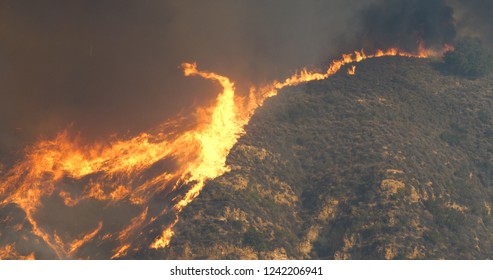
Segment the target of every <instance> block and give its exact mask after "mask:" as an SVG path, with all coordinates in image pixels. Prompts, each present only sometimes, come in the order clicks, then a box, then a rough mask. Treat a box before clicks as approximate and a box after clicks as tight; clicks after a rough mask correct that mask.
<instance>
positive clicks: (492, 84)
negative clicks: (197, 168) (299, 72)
mask: <svg viewBox="0 0 493 280" xmlns="http://www.w3.org/2000/svg"><path fill="white" fill-rule="evenodd" d="M436 63H437V62H436V61H432V60H428V59H412V58H401V57H387V58H378V59H372V60H368V61H364V62H362V63H359V64H357V69H356V75H355V76H350V75H347V74H346V73H345V71H341V72H340V73H338V74H336V75H335V76H333V77H331V78H329V79H326V80H322V81H315V82H309V83H306V84H302V85H300V86H297V87H292V88H286V89H283V90H282V91H281V92H280V93H279V95H278V96H276V97H273V98H271V99H269V100H267V101H266V102H265V104H264V106H263V107H261V108H259V109H258V110H257V112H256V113H255V115H254V117H253V118H252V119H251V121H250V123H249V124H248V126H247V127H246V134H245V135H244V136H243V137H242V138H241V139H240V140H239V142H238V143H237V144H236V145H235V147H234V148H233V149H232V151H231V152H230V154H229V156H228V160H227V163H228V164H229V165H230V166H231V171H230V172H228V173H226V174H225V175H223V176H221V177H219V178H217V179H215V180H212V181H210V182H209V183H208V184H207V185H206V187H205V188H204V190H203V191H202V193H201V194H200V196H199V197H198V198H196V199H195V200H194V201H193V202H192V203H191V204H190V205H189V206H187V207H186V208H185V209H184V211H183V212H182V213H181V214H180V221H179V222H178V224H177V225H176V227H175V235H174V237H173V239H172V242H171V244H170V248H167V249H165V250H164V251H163V254H164V255H162V256H160V257H164V258H171V259H180V258H185V259H258V258H260V259H284V258H286V259H401V258H403V259H439V258H445V259H484V258H492V257H493V219H492V218H493V216H492V215H493V214H492V213H491V209H492V207H493V206H492V205H493V188H492V187H491V185H492V182H493V162H492V158H493V139H492V137H493V126H492V101H493V80H491V77H485V78H482V79H477V80H470V79H466V78H462V77H457V76H451V75H445V74H444V73H442V72H440V71H439V70H438V67H436Z"/></svg>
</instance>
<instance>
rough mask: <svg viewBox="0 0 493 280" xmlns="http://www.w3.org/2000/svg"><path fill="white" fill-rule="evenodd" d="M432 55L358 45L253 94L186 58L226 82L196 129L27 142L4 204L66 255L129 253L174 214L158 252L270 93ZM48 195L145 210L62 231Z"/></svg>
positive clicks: (7, 177)
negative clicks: (96, 249)
mask: <svg viewBox="0 0 493 280" xmlns="http://www.w3.org/2000/svg"><path fill="white" fill-rule="evenodd" d="M429 55H434V53H430V52H426V51H425V50H424V49H421V50H420V51H419V53H417V54H411V53H407V52H402V51H399V50H398V49H388V50H386V51H381V50H379V51H377V52H375V53H374V54H369V55H367V54H365V53H364V51H356V52H354V53H352V54H347V55H343V56H342V58H341V59H338V60H334V61H333V62H332V63H331V64H330V66H329V68H328V69H327V70H326V71H325V72H311V71H308V70H307V69H303V70H301V72H299V73H296V74H294V75H292V76H291V77H288V78H287V79H285V80H283V81H274V82H272V83H271V84H268V85H265V86H262V87H259V88H255V89H252V90H251V92H250V95H249V96H248V98H240V97H237V96H235V85H234V83H233V82H232V81H230V80H229V79H228V78H227V77H224V76H221V75H218V74H216V73H212V72H206V71H201V70H198V68H197V65H196V64H195V63H184V64H183V65H182V68H183V71H184V74H185V76H198V77H202V78H205V79H208V80H211V81H213V82H217V83H219V84H220V85H221V87H222V92H221V93H220V94H219V95H218V97H217V99H216V102H215V104H214V106H213V107H212V108H210V109H209V110H200V111H198V112H197V114H196V118H197V125H196V126H195V127H193V128H192V129H189V130H186V131H184V132H181V133H177V132H176V131H175V132H173V133H168V131H173V128H175V127H179V125H180V123H179V121H174V122H168V123H165V124H163V125H162V126H161V127H160V128H159V129H157V130H156V131H155V132H152V133H151V132H149V133H142V134H140V135H138V136H136V137H134V138H131V139H127V140H116V141H111V142H110V143H107V144H96V145H92V146H85V145H82V144H81V143H80V141H79V140H78V139H77V138H71V137H70V136H69V133H67V132H62V133H60V134H59V135H58V136H57V137H56V138H55V139H53V140H45V141H39V142H38V143H36V144H35V145H33V146H32V147H29V148H27V149H26V153H25V157H24V159H23V160H22V161H21V162H19V163H17V164H16V165H15V166H14V167H13V168H11V169H10V170H9V171H8V172H7V173H5V174H4V175H3V176H2V177H1V178H0V205H5V204H8V203H13V204H16V205H17V206H18V207H20V208H21V209H22V210H23V211H24V212H25V215H26V219H27V221H28V222H29V223H30V224H31V226H32V233H33V234H34V235H36V236H38V237H39V238H41V239H42V240H43V241H44V242H45V243H46V244H47V245H48V246H49V247H51V249H52V250H53V251H54V252H55V253H56V255H57V256H58V257H59V258H62V259H65V258H74V257H77V252H78V251H79V249H80V248H81V247H83V246H84V245H85V244H87V243H88V242H95V241H97V242H100V243H101V242H113V243H111V244H115V243H116V244H118V245H116V246H114V247H113V248H114V249H113V250H112V252H113V253H112V255H109V256H107V258H110V257H112V258H118V257H122V256H125V255H126V254H127V251H128V250H129V249H130V248H131V247H132V246H133V245H132V244H133V242H134V241H135V240H136V239H137V238H139V236H140V233H141V230H142V229H143V228H146V227H148V226H149V225H151V224H153V223H155V222H156V221H158V220H159V219H160V217H163V216H165V215H174V216H175V218H174V219H173V220H172V222H171V223H168V224H163V225H161V228H162V231H161V233H160V234H155V236H154V237H153V239H152V240H151V241H150V242H149V243H147V245H146V246H148V247H149V248H150V249H154V250H155V249H160V248H164V247H167V246H169V244H170V240H171V238H172V236H173V234H174V233H173V226H174V225H175V224H176V223H177V222H178V216H177V215H178V214H179V213H180V211H181V210H182V209H183V208H184V207H185V206H186V205H187V204H188V203H190V202H191V201H192V200H193V199H194V198H196V197H197V196H198V195H199V193H200V191H201V190H202V188H203V187H204V185H205V182H206V181H207V180H209V179H213V178H216V177H218V176H221V175H222V174H224V173H225V172H227V171H229V167H228V166H227V165H226V157H227V155H228V153H229V151H230V150H231V149H232V148H233V146H234V145H235V144H236V142H237V140H238V139H239V137H240V136H241V135H243V134H244V133H245V132H244V127H245V125H246V124H247V123H248V122H249V120H250V118H251V116H252V115H253V114H254V112H255V109H256V108H258V107H259V106H261V105H262V104H263V102H264V101H265V99H267V98H269V97H271V96H274V95H276V94H277V93H278V91H279V90H280V89H282V88H284V87H288V86H294V85H298V84H300V83H304V82H308V81H312V80H322V79H326V78H328V77H330V76H331V75H334V74H335V73H337V72H338V71H339V70H340V69H341V68H343V67H345V66H346V65H348V64H354V63H357V62H360V61H362V60H365V59H369V58H374V57H383V56H406V57H418V58H423V57H427V56H429ZM355 69H356V66H354V65H353V66H352V67H350V68H349V69H348V73H349V74H351V75H354V74H355ZM166 160H169V161H171V162H173V164H172V166H173V167H171V168H166V169H165V170H164V171H161V172H158V174H157V175H156V174H154V175H152V176H151V175H149V173H146V172H148V171H149V170H150V169H151V168H152V167H153V166H156V165H157V164H158V163H160V162H163V161H166ZM66 179H71V180H79V181H82V182H81V183H80V185H72V186H71V187H67V186H65V185H64V184H62V183H63V182H64V180H66ZM74 188H75V189H74ZM166 195H167V196H171V199H169V200H170V202H169V203H170V207H168V206H166V205H163V206H162V210H160V212H157V213H156V212H155V211H154V212H151V211H150V210H149V207H148V205H149V204H150V203H151V199H153V198H154V199H155V197H156V196H158V197H162V198H163V200H164V199H165V196H166ZM47 197H59V199H60V200H61V201H63V203H64V204H65V206H66V207H75V206H77V205H79V204H80V203H81V202H83V201H98V202H101V203H106V204H111V203H113V204H114V203H118V202H120V203H124V202H125V203H128V204H130V205H131V206H132V207H133V208H132V209H134V208H135V209H138V212H139V214H138V215H136V216H135V217H134V218H133V219H131V220H130V221H129V222H128V225H127V226H126V227H124V228H122V229H120V232H119V233H114V232H111V230H112V229H111V228H110V227H109V225H108V226H107V225H106V224H107V223H104V222H103V220H104V218H103V217H101V218H100V220H99V221H96V223H95V224H97V225H98V226H97V227H96V228H93V229H92V230H88V231H86V233H85V234H78V235H77V236H73V237H71V236H70V235H67V234H65V235H62V236H59V235H58V234H57V233H56V231H55V230H53V229H50V227H45V226H43V224H42V222H41V221H39V220H38V218H37V213H38V212H39V210H40V208H41V207H42V205H43V199H45V198H47ZM153 203H155V202H153ZM139 244H140V243H139ZM11 256H14V257H15V258H19V259H20V258H31V257H33V256H34V255H33V254H30V255H28V256H18V255H16V254H15V250H14V247H13V246H11V245H7V247H4V248H3V249H2V248H1V247H0V258H9V257H11Z"/></svg>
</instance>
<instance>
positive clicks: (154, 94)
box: [0, 0, 493, 156]
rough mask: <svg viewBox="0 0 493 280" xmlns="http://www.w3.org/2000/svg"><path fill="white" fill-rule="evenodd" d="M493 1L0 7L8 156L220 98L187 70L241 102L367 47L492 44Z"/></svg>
mask: <svg viewBox="0 0 493 280" xmlns="http://www.w3.org/2000/svg"><path fill="white" fill-rule="evenodd" d="M490 2H491V1H490ZM490 2H488V1H486V0H477V1H460V0H449V1H442V0H427V1H425V0H402V1H399V0H370V1H368V0H366V1H364V0H357V1H356V0H353V1H343V0H333V1H322V0H309V1H294V0H276V1H274V0H271V1H269V0H262V1H260V0H257V1H235V0H211V1H188V0H180V1H165V0H159V1H134V0H113V1H108V0H87V1H66V0H57V1H49V0H45V1H32V0H31V1H23V0H12V1H7V0H0V97H1V102H0V156H1V155H2V154H5V153H6V152H7V151H13V150H15V149H18V148H19V147H22V146H24V145H25V144H26V143H29V142H30V141H33V140H34V139H36V138H37V137H39V135H45V136H47V137H49V136H50V135H52V134H53V133H55V132H56V131H59V130H61V129H63V128H65V127H67V125H69V124H73V128H72V129H73V130H74V131H80V132H81V134H82V135H83V137H84V138H87V139H101V138H105V137H107V136H108V135H110V134H112V133H118V134H119V135H122V134H126V133H127V134H135V133H138V132H140V131H143V130H146V129H149V128H151V127H153V126H155V125H157V124H159V123H161V122H162V121H164V120H166V119H167V118H170V117H172V116H174V115H176V114H177V113H178V112H184V113H186V112H189V111H191V110H193V108H194V107H196V106H200V105H203V104H207V103H209V102H211V101H212V100H213V99H214V96H215V93H216V92H217V91H218V87H217V86H215V85H214V84H211V83H209V82H207V81H203V80H200V79H197V78H185V77H183V75H182V73H181V70H180V69H179V65H180V64H181V63H182V62H184V61H196V62H197V63H198V64H199V67H200V68H202V69H207V70H211V71H215V72H218V73H221V74H224V75H227V76H230V77H232V79H233V80H235V81H238V86H239V88H240V91H241V90H243V89H245V88H248V87H249V86H250V85H251V84H258V83H262V82H263V81H270V80H272V79H275V78H281V77H284V76H286V75H288V74H290V73H292V72H294V71H295V70H296V69H299V68H301V67H303V66H308V67H323V65H325V64H326V63H327V62H328V61H329V60H330V59H331V58H333V57H335V56H339V53H340V52H341V51H352V50H353V49H360V48H361V47H370V48H371V47H390V45H400V46H401V47H405V48H411V49H412V48H414V47H415V45H416V42H417V39H418V38H420V37H424V38H426V39H427V40H428V43H429V45H430V46H431V45H433V46H435V45H440V44H441V43H443V42H447V41H451V40H453V39H454V36H455V34H456V33H458V34H469V33H470V32H471V30H474V31H475V32H476V33H477V35H481V36H482V37H484V38H485V40H490V42H491V38H492V37H491V33H490V30H489V29H491V26H492V24H491V17H490V16H491V14H492V13H491V12H493V10H492V5H491V3H490ZM449 5H453V7H451V6H449ZM488 9H489V10H488ZM472 14H474V15H478V17H471V16H470V15H472ZM479 15H480V16H482V18H480V17H479ZM486 20H488V21H489V23H490V24H489V25H486V26H483V24H482V23H483V22H485V21H486ZM477 26H480V28H477ZM472 27H474V28H472Z"/></svg>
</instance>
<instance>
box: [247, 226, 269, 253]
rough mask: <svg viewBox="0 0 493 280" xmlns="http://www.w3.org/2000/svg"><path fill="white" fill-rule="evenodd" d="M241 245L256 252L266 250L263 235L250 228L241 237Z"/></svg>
mask: <svg viewBox="0 0 493 280" xmlns="http://www.w3.org/2000/svg"><path fill="white" fill-rule="evenodd" d="M243 245H246V246H251V247H253V248H254V249H256V250H257V251H263V250H265V249H266V244H265V240H264V235H263V234H262V233H261V232H260V231H258V230H256V229H255V228H254V227H252V226H250V228H248V230H247V231H246V232H245V234H244V235H243Z"/></svg>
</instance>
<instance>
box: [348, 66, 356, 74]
mask: <svg viewBox="0 0 493 280" xmlns="http://www.w3.org/2000/svg"><path fill="white" fill-rule="evenodd" d="M347 73H348V75H350V76H354V75H356V65H353V66H351V67H349V68H348V69H347Z"/></svg>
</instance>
